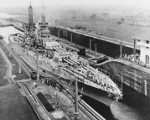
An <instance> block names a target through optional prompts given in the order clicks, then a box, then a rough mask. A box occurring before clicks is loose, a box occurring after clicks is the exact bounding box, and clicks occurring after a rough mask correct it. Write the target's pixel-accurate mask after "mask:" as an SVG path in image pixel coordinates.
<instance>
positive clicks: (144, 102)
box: [83, 86, 150, 120]
mask: <svg viewBox="0 0 150 120" xmlns="http://www.w3.org/2000/svg"><path fill="white" fill-rule="evenodd" d="M89 89H90V93H89V91H88V90H86V89H84V92H87V93H88V94H89V95H88V97H87V96H83V99H84V100H85V101H86V102H87V103H88V104H89V105H91V106H92V107H93V108H94V109H95V110H96V111H97V112H98V113H100V114H101V115H102V116H103V117H104V118H106V119H107V120H150V114H149V113H150V99H149V98H147V97H145V96H144V95H141V94H139V93H138V92H136V91H134V90H133V89H131V88H129V87H127V86H124V91H123V94H124V96H123V99H122V100H121V101H115V100H113V99H111V98H109V99H110V100H108V97H107V98H106V97H105V96H103V95H99V94H98V93H96V92H97V91H96V90H94V89H93V88H92V89H91V88H89ZM90 94H93V95H95V98H96V99H97V100H95V99H92V98H90V97H89V96H90ZM96 94H97V96H96ZM106 103H109V104H106Z"/></svg>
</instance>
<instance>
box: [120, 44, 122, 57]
mask: <svg viewBox="0 0 150 120" xmlns="http://www.w3.org/2000/svg"><path fill="white" fill-rule="evenodd" d="M122 44H123V43H122V41H120V58H122Z"/></svg>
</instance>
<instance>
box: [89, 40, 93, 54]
mask: <svg viewBox="0 0 150 120" xmlns="http://www.w3.org/2000/svg"><path fill="white" fill-rule="evenodd" d="M89 48H90V52H91V50H92V40H91V39H90V40H89Z"/></svg>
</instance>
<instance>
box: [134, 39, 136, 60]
mask: <svg viewBox="0 0 150 120" xmlns="http://www.w3.org/2000/svg"><path fill="white" fill-rule="evenodd" d="M133 40H134V48H133V55H134V60H135V58H136V56H135V55H136V49H135V47H136V39H135V38H134V39H133Z"/></svg>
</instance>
